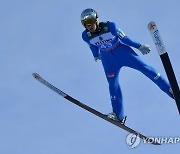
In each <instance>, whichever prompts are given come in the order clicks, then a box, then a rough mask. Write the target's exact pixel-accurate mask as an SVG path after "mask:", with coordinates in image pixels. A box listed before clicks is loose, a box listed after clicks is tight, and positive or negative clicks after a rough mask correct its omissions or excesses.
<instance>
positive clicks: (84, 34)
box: [82, 30, 88, 42]
mask: <svg viewBox="0 0 180 154" xmlns="http://www.w3.org/2000/svg"><path fill="white" fill-rule="evenodd" d="M82 39H83V40H84V41H85V42H88V36H87V31H86V30H84V31H83V32H82Z"/></svg>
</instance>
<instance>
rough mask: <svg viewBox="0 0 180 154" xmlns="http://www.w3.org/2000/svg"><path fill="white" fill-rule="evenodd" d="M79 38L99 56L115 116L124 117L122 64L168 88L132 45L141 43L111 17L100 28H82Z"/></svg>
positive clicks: (165, 89)
mask: <svg viewBox="0 0 180 154" xmlns="http://www.w3.org/2000/svg"><path fill="white" fill-rule="evenodd" d="M82 38H83V40H84V41H85V42H87V44H88V45H89V47H90V49H91V51H92V54H93V56H94V57H95V58H97V57H100V58H101V61H102V65H103V68H104V71H105V75H106V78H107V81H108V83H109V92H110V98H111V104H112V109H113V112H114V113H116V115H117V116H118V118H119V119H120V120H122V119H123V118H124V109H123V97H122V92H121V88H120V85H119V80H118V75H119V72H120V69H121V68H122V67H123V66H127V67H130V68H133V69H136V70H138V71H140V72H142V73H143V74H144V75H146V76H147V77H148V78H149V79H151V80H152V81H153V82H154V83H155V84H156V85H157V86H158V87H159V88H160V89H161V90H162V91H164V92H165V93H167V94H168V95H169V96H170V97H172V96H171V94H170V92H169V88H170V84H169V82H168V81H167V80H165V79H164V78H163V77H162V76H161V75H160V73H158V72H157V71H156V69H154V68H153V67H151V66H149V65H147V64H146V63H145V62H143V60H142V59H141V58H140V57H139V56H138V55H137V54H136V53H135V51H134V50H133V49H132V48H131V47H134V48H136V49H138V48H139V47H140V46H141V44H140V43H138V42H135V41H133V40H131V39H130V38H129V37H128V36H126V35H125V34H124V32H123V31H122V30H121V29H119V28H117V27H116V24H115V23H113V22H110V21H107V22H101V23H100V29H99V30H98V31H97V32H95V33H91V32H89V31H87V30H85V31H83V33H82Z"/></svg>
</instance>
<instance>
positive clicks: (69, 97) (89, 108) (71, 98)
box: [32, 73, 160, 145]
mask: <svg viewBox="0 0 180 154" xmlns="http://www.w3.org/2000/svg"><path fill="white" fill-rule="evenodd" d="M32 75H33V77H34V78H35V79H36V80H37V81H39V82H41V83H42V84H43V85H45V86H46V87H48V88H50V89H51V90H53V91H54V92H56V93H57V94H59V95H60V96H62V97H63V98H65V99H66V100H68V101H70V102H71V103H73V104H76V105H78V106H79V107H81V108H83V109H85V110H87V111H89V112H90V113H92V114H94V115H96V116H98V117H100V118H102V119H104V120H106V121H108V122H110V123H112V124H114V125H116V126H118V127H120V128H122V129H124V130H125V131H127V132H129V133H132V134H134V135H136V136H137V137H139V138H141V139H142V140H144V141H148V143H151V144H154V145H160V143H158V142H156V141H153V140H152V139H151V138H148V137H146V136H144V135H142V134H141V133H139V132H137V131H135V130H133V129H131V128H130V127H128V126H126V125H123V124H121V123H120V122H118V121H114V120H112V119H110V118H108V117H107V115H106V114H103V113H101V112H99V111H97V110H95V109H93V108H91V107H89V106H87V105H85V104H84V103H82V102H80V101H78V100H76V99H75V98H73V97H71V96H70V95H68V94H66V93H64V92H63V91H62V90H60V89H58V88H56V87H55V86H54V85H52V84H50V83H49V82H48V81H46V80H45V79H43V78H42V77H41V76H40V75H39V74H37V73H33V74H32Z"/></svg>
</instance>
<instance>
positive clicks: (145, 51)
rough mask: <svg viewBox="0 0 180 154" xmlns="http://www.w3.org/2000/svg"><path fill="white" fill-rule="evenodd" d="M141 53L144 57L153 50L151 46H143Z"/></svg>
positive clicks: (140, 48)
mask: <svg viewBox="0 0 180 154" xmlns="http://www.w3.org/2000/svg"><path fill="white" fill-rule="evenodd" d="M139 51H141V53H142V54H143V55H145V54H148V53H149V52H150V51H151V49H150V47H149V45H146V44H142V45H141V46H140V47H139Z"/></svg>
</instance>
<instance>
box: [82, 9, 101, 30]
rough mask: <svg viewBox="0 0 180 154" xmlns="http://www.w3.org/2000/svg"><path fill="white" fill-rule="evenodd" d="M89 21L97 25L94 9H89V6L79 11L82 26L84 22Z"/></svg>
mask: <svg viewBox="0 0 180 154" xmlns="http://www.w3.org/2000/svg"><path fill="white" fill-rule="evenodd" d="M89 21H91V22H92V23H95V24H97V25H99V19H98V14H97V12H96V11H95V10H94V9H91V8H88V9H85V10H84V11H83V12H82V13H81V23H82V24H83V26H84V27H85V25H86V22H89Z"/></svg>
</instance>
